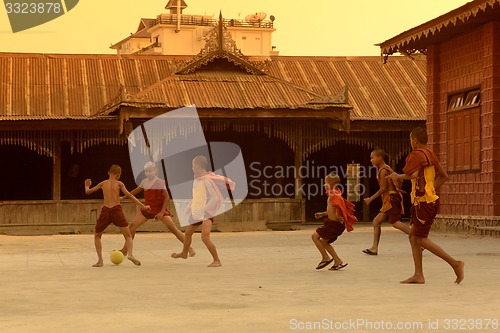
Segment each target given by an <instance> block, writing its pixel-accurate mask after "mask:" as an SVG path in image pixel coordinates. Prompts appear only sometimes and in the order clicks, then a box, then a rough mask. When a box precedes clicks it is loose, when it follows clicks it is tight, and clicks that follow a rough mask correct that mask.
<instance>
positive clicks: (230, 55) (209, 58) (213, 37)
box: [175, 13, 268, 75]
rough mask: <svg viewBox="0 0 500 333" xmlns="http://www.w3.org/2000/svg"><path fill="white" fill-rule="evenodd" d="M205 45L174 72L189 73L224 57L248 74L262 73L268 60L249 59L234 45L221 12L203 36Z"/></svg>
mask: <svg viewBox="0 0 500 333" xmlns="http://www.w3.org/2000/svg"><path fill="white" fill-rule="evenodd" d="M205 39H206V43H205V47H204V48H203V49H201V51H200V52H199V53H198V54H197V55H196V56H194V58H193V59H192V60H191V61H190V62H189V63H188V64H187V65H185V66H184V67H182V68H181V69H180V70H178V71H177V72H176V73H175V74H189V73H192V72H194V71H196V70H197V69H199V68H201V67H202V66H205V65H207V64H209V63H211V62H213V61H214V60H215V59H224V60H226V61H228V62H229V63H231V64H232V65H234V66H237V67H239V68H242V69H244V70H245V71H246V72H248V73H250V74H256V75H263V74H266V73H265V71H264V68H265V65H266V63H267V62H268V61H259V62H256V61H250V60H248V57H246V56H245V55H244V54H243V53H241V50H240V49H239V48H238V47H237V46H236V42H235V41H234V40H233V38H232V37H231V33H230V32H229V31H228V30H227V28H226V27H225V26H224V24H223V20H222V13H220V14H219V23H218V24H217V25H216V26H215V27H214V29H213V30H212V31H211V32H210V33H209V34H208V36H207V37H206V38H205Z"/></svg>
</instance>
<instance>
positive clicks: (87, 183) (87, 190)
mask: <svg viewBox="0 0 500 333" xmlns="http://www.w3.org/2000/svg"><path fill="white" fill-rule="evenodd" d="M102 184H103V182H100V183H99V184H97V185H96V186H94V187H92V188H90V186H92V181H91V180H90V179H85V194H92V193H94V192H95V191H97V190H99V189H101V187H102Z"/></svg>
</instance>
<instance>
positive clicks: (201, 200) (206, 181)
mask: <svg viewBox="0 0 500 333" xmlns="http://www.w3.org/2000/svg"><path fill="white" fill-rule="evenodd" d="M207 164H208V160H207V158H206V157H205V156H202V155H199V156H196V157H195V158H194V159H193V162H192V167H193V172H194V182H193V192H192V193H193V200H192V201H191V204H190V205H189V206H188V207H187V209H186V214H189V225H188V226H187V227H186V231H185V234H184V247H183V249H182V252H180V253H172V258H183V259H187V257H188V254H189V247H190V246H191V242H192V240H193V233H194V231H195V230H196V229H197V228H198V226H200V225H201V240H202V241H203V243H204V244H205V246H206V247H207V249H208V251H209V252H210V254H211V255H212V258H213V261H212V263H211V264H210V265H208V267H219V266H221V262H220V259H219V255H218V254H217V248H216V247H215V245H214V243H213V242H212V240H211V239H210V231H211V230H212V223H213V221H214V218H213V217H214V216H215V215H216V214H217V211H218V210H219V209H220V207H221V205H222V202H223V200H224V198H223V196H222V194H221V191H220V190H219V186H218V185H217V184H220V183H221V182H222V183H223V184H224V186H226V187H228V188H229V189H231V190H232V189H234V182H233V181H231V180H230V179H229V178H226V177H223V176H218V175H216V174H214V173H213V172H208V171H207ZM216 183H217V184H216Z"/></svg>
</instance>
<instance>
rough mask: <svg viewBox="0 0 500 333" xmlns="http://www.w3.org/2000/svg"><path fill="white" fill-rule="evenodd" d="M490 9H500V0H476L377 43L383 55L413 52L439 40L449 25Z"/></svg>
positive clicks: (474, 16) (457, 23)
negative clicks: (441, 33)
mask: <svg viewBox="0 0 500 333" xmlns="http://www.w3.org/2000/svg"><path fill="white" fill-rule="evenodd" d="M487 10H488V11H489V10H500V0H475V1H472V2H469V3H466V4H465V5H463V6H461V7H458V8H456V9H454V10H452V11H450V12H448V13H446V14H443V15H441V16H439V17H437V18H435V19H432V20H430V21H428V22H426V23H423V24H421V25H419V26H416V27H414V28H412V29H409V30H407V31H404V32H402V33H400V34H399V35H397V36H394V37H392V38H390V39H388V40H386V41H384V42H382V43H378V44H375V45H376V46H379V47H380V49H381V50H380V51H381V54H382V55H385V56H388V55H391V54H394V53H396V52H401V53H403V54H404V53H408V52H409V51H410V53H413V52H414V51H420V52H421V53H424V54H425V50H426V49H427V47H428V46H429V45H431V44H434V43H436V42H437V41H439V35H440V32H441V31H442V30H443V29H446V28H448V27H451V26H453V27H456V26H457V25H460V24H467V23H469V22H470V20H471V19H474V18H476V17H477V15H478V13H484V12H486V11H487Z"/></svg>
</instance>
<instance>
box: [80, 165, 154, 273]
mask: <svg viewBox="0 0 500 333" xmlns="http://www.w3.org/2000/svg"><path fill="white" fill-rule="evenodd" d="M121 173H122V169H121V167H120V166H118V165H116V164H113V165H112V166H111V167H110V168H109V171H108V175H109V178H108V179H107V180H104V181H102V182H100V183H99V184H97V185H96V186H94V187H92V188H91V187H90V186H92V181H91V180H90V179H86V180H85V194H92V193H94V192H95V191H97V190H102V193H103V196H104V202H103V207H102V210H101V214H100V215H99V218H98V219H97V222H96V225H95V233H94V245H95V249H96V252H97V258H98V260H97V263H95V264H94V265H93V267H102V266H103V264H104V262H103V259H102V243H101V237H102V234H103V232H104V230H105V229H106V228H107V227H108V226H109V225H110V224H111V223H113V224H114V225H116V226H117V227H119V228H120V231H121V233H122V235H123V237H125V244H126V249H127V253H128V255H127V258H128V259H129V260H130V261H132V262H133V263H134V264H135V265H137V266H139V265H140V264H141V262H140V261H139V260H137V259H136V258H135V257H134V256H133V254H132V250H133V242H132V235H131V234H130V229H129V227H128V221H127V219H126V218H125V215H124V214H123V210H122V206H121V205H120V191H122V192H123V193H124V194H125V195H126V196H127V197H129V198H131V199H132V200H133V201H134V202H135V203H136V204H138V205H139V206H141V207H142V208H143V209H146V210H148V209H149V206H145V205H143V204H142V203H141V202H140V201H139V200H137V198H136V197H134V196H133V195H132V194H130V192H129V191H127V189H126V188H125V185H123V183H122V182H121V181H119V179H120V176H121Z"/></svg>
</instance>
